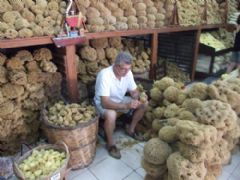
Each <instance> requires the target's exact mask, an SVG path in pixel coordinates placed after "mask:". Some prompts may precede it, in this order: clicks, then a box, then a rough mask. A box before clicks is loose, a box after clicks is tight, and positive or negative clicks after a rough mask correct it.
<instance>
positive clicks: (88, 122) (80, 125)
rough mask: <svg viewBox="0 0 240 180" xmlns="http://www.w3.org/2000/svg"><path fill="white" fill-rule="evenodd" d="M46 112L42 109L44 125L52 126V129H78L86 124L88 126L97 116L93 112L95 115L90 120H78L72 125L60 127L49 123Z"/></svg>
mask: <svg viewBox="0 0 240 180" xmlns="http://www.w3.org/2000/svg"><path fill="white" fill-rule="evenodd" d="M47 113H48V112H47V110H46V109H43V112H42V116H43V118H42V119H43V123H44V125H45V126H47V127H50V128H53V129H60V130H74V129H78V128H80V127H86V126H89V125H90V124H93V123H95V122H96V121H97V120H98V118H99V115H98V114H95V115H96V116H95V117H94V118H92V119H91V120H89V121H87V122H80V123H78V124H77V125H76V126H74V127H60V126H56V125H54V124H51V123H49V121H48V117H47Z"/></svg>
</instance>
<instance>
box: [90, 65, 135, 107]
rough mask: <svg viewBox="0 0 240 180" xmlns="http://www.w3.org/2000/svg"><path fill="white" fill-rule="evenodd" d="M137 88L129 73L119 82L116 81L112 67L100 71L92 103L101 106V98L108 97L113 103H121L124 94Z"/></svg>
mask: <svg viewBox="0 0 240 180" xmlns="http://www.w3.org/2000/svg"><path fill="white" fill-rule="evenodd" d="M136 88H137V85H136V83H135V81H134V78H133V74H132V72H131V71H129V72H128V73H127V74H126V76H124V77H122V78H121V80H119V79H117V78H116V76H115V74H114V72H113V66H110V67H107V68H105V69H102V70H101V71H100V72H99V73H98V75H97V79H96V85H95V97H94V102H95V104H96V105H99V104H101V96H108V97H109V98H110V99H111V100H112V101H113V102H116V103H119V102H122V100H123V98H124V96H125V94H126V92H128V91H133V90H135V89H136Z"/></svg>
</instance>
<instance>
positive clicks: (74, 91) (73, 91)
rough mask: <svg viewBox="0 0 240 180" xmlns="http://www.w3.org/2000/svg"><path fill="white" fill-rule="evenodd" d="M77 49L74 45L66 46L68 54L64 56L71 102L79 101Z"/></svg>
mask: <svg viewBox="0 0 240 180" xmlns="http://www.w3.org/2000/svg"><path fill="white" fill-rule="evenodd" d="M75 51H76V48H75V46H74V45H71V46H66V56H65V58H64V61H65V73H66V80H67V90H68V96H69V99H70V101H71V102H77V101H78V97H79V96H78V81H77V68H76V61H75Z"/></svg>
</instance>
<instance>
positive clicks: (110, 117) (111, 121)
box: [104, 110, 117, 147]
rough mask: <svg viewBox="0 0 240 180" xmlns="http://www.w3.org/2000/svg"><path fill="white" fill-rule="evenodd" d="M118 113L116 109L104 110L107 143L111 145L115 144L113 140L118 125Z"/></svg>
mask: <svg viewBox="0 0 240 180" xmlns="http://www.w3.org/2000/svg"><path fill="white" fill-rule="evenodd" d="M116 119H117V113H116V111H114V110H106V111H105V112H104V131H105V134H106V136H107V145H108V146H109V147H110V146H112V145H115V142H114V140H113V132H114V129H115V126H116Z"/></svg>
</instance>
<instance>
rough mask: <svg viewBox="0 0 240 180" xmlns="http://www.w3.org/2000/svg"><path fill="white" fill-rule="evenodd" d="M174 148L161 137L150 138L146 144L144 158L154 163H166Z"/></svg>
mask: <svg viewBox="0 0 240 180" xmlns="http://www.w3.org/2000/svg"><path fill="white" fill-rule="evenodd" d="M171 152H172V150H171V148H170V146H169V145H168V144H167V143H165V142H163V141H161V140H160V139H159V138H153V139H150V140H149V141H148V142H147V143H146V144H145V146H144V149H143V154H144V159H145V160H146V161H147V162H148V163H152V164H154V165H160V164H164V163H165V161H166V160H167V158H168V156H169V155H170V154H171Z"/></svg>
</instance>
